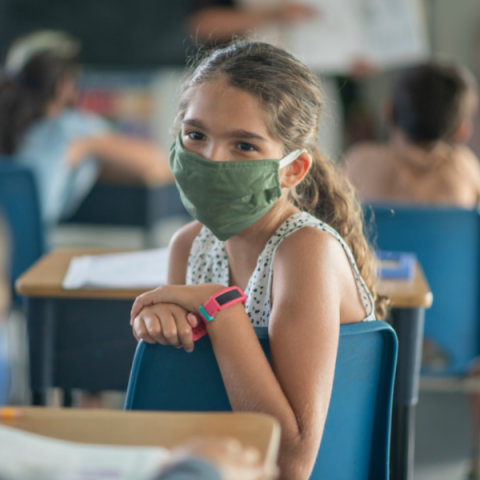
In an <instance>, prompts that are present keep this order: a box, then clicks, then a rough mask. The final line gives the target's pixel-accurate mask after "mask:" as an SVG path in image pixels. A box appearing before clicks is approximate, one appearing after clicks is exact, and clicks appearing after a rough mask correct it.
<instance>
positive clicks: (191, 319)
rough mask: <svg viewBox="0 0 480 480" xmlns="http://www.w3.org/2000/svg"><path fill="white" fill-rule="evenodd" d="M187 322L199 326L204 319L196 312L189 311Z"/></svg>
mask: <svg viewBox="0 0 480 480" xmlns="http://www.w3.org/2000/svg"><path fill="white" fill-rule="evenodd" d="M187 322H188V324H189V325H190V326H191V327H192V328H195V327H198V326H199V325H201V324H202V320H201V319H200V317H199V316H198V315H197V314H196V313H189V314H188V315H187Z"/></svg>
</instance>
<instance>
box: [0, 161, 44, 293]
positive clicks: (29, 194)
mask: <svg viewBox="0 0 480 480" xmlns="http://www.w3.org/2000/svg"><path fill="white" fill-rule="evenodd" d="M0 209H1V210H2V214H3V215H4V216H5V220H6V222H7V225H8V227H9V229H10V234H11V237H12V238H11V240H12V241H11V248H12V256H11V258H12V263H11V265H10V268H11V280H12V284H13V283H14V282H15V280H16V279H17V278H18V277H19V276H20V275H21V274H22V273H23V272H24V271H25V270H27V268H29V267H30V265H32V264H33V263H34V262H35V261H36V260H38V259H39V258H40V257H41V255H42V254H43V253H44V249H45V237H44V231H43V227H42V221H41V216H40V204H39V200H38V192H37V186H36V183H35V179H34V176H33V174H32V172H31V171H30V170H29V169H28V168H26V167H24V166H20V165H18V164H16V163H15V162H14V160H13V159H6V158H5V157H2V158H0ZM17 300H18V298H17Z"/></svg>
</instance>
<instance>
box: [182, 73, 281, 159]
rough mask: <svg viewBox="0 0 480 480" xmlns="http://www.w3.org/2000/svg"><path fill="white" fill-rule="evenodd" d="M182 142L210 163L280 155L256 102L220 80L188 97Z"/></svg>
mask: <svg viewBox="0 0 480 480" xmlns="http://www.w3.org/2000/svg"><path fill="white" fill-rule="evenodd" d="M182 142H183V146H184V147H185V149H186V150H188V151H189V152H192V153H195V154H197V155H199V156H201V157H203V158H205V159H207V160H212V161H232V160H260V159H281V158H282V157H283V156H284V147H283V144H282V143H281V142H279V141H278V140H276V139H274V138H273V137H272V135H271V134H270V132H269V130H268V128H267V122H266V112H265V111H264V109H263V108H262V107H261V105H260V103H259V102H258V101H257V100H256V99H255V98H254V97H253V96H252V95H250V94H249V93H247V92H245V91H243V90H239V89H237V88H234V87H231V86H230V85H228V83H227V82H226V81H225V80H222V79H220V80H215V81H211V82H208V83H206V84H204V85H201V86H200V87H198V89H197V90H196V91H195V93H194V95H192V98H191V99H190V101H189V103H188V107H187V109H186V111H185V117H184V119H183V122H182Z"/></svg>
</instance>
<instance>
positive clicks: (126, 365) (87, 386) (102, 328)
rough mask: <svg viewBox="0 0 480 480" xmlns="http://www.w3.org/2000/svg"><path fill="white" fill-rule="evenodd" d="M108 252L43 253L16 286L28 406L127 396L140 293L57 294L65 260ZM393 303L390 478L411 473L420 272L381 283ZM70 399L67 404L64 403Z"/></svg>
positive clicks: (427, 295)
mask: <svg viewBox="0 0 480 480" xmlns="http://www.w3.org/2000/svg"><path fill="white" fill-rule="evenodd" d="M108 252H111V250H91V249H90V250H88V249H69V250H58V251H55V252H52V253H50V254H48V255H46V256H45V257H44V258H42V259H41V260H40V261H39V262H37V263H36V264H35V265H34V266H33V267H32V268H31V269H30V270H28V271H27V272H26V273H25V274H24V275H23V276H22V277H20V279H19V280H18V281H17V292H18V293H19V294H20V295H24V296H25V297H26V306H27V321H28V329H29V342H30V384H31V389H32V392H33V399H32V400H33V403H34V404H35V405H42V404H44V403H45V392H46V389H47V388H50V387H54V386H55V387H61V388H63V389H65V390H67V391H68V390H69V389H72V388H80V389H84V390H94V391H95V390H126V388H127V384H128V377H129V373H130V367H131V364H132V360H133V355H134V352H135V348H136V341H135V339H134V338H133V335H132V332H131V327H130V325H129V318H130V315H129V314H130V309H131V306H132V301H133V299H134V298H135V297H136V296H137V295H139V294H141V293H143V292H144V290H99V289H97V290H88V289H82V290H63V289H62V281H63V278H64V276H65V273H66V271H67V268H68V265H69V262H70V259H71V258H72V257H73V256H76V255H85V254H94V253H108ZM377 289H378V292H379V293H380V294H383V295H387V296H389V297H390V299H391V307H392V311H391V323H392V326H393V327H394V329H395V330H396V332H397V336H398V338H399V355H398V364H397V375H396V379H395V396H394V412H393V420H392V448H391V452H392V458H391V465H392V480H395V479H400V478H402V479H403V478H408V475H407V476H406V474H405V473H404V472H407V473H408V472H410V471H412V469H413V434H414V428H413V427H414V409H415V405H416V403H417V402H418V384H419V377H420V363H421V346H422V341H423V320H424V309H425V308H428V307H430V305H431V304H432V294H431V292H430V289H429V286H428V283H427V282H426V280H425V277H424V275H423V272H422V270H421V267H420V266H419V265H417V267H416V271H415V277H414V279H413V280H412V281H400V280H394V281H392V280H379V281H378V282H377ZM68 399H69V396H68V395H67V401H66V402H65V405H68V404H69V400H68Z"/></svg>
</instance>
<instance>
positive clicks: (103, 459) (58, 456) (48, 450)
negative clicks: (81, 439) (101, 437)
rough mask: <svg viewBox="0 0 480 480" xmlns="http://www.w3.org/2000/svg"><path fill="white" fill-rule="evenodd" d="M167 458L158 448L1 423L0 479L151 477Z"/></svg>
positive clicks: (118, 479)
mask: <svg viewBox="0 0 480 480" xmlns="http://www.w3.org/2000/svg"><path fill="white" fill-rule="evenodd" d="M169 457H170V452H169V451H168V450H167V449H165V448H161V447H124V446H106V445H90V444H82V443H76V442H68V441H64V440H56V439H53V438H49V437H44V436H42V435H36V434H33V433H28V432H24V431H21V430H18V429H15V428H10V427H5V426H2V425H0V478H1V479H2V480H133V479H135V480H151V479H152V478H154V477H155V475H156V474H158V472H159V470H160V469H161V467H162V466H163V465H164V464H165V463H166V462H167V460H168V459H169Z"/></svg>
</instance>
